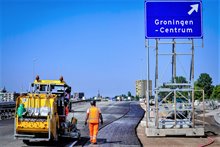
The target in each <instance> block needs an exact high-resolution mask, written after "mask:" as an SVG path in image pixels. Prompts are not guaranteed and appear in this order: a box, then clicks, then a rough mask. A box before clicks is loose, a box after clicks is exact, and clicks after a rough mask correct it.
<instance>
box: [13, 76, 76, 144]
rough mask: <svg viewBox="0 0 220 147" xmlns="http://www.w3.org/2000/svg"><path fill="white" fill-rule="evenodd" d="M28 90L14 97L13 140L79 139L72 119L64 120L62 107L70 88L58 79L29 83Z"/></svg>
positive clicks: (64, 112) (63, 108)
mask: <svg viewBox="0 0 220 147" xmlns="http://www.w3.org/2000/svg"><path fill="white" fill-rule="evenodd" d="M31 87H32V92H31V93H28V94H25V95H21V96H19V97H18V98H17V100H16V115H15V123H14V127H15V134H14V136H15V139H22V140H23V142H24V143H26V144H29V143H30V141H51V140H58V138H59V137H70V138H79V137H80V132H79V130H78V129H77V128H76V122H77V119H76V118H72V119H71V121H69V120H67V119H66V118H67V115H66V107H67V105H68V100H69V98H70V93H71V87H69V86H68V85H67V84H66V83H65V82H64V80H63V78H62V77H61V78H60V80H40V79H39V77H37V78H36V80H35V81H34V82H33V83H32V85H31Z"/></svg>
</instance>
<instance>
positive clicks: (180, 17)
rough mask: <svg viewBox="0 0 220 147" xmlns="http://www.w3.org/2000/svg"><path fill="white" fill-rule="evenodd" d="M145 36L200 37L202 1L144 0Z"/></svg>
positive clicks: (150, 37)
mask: <svg viewBox="0 0 220 147" xmlns="http://www.w3.org/2000/svg"><path fill="white" fill-rule="evenodd" d="M145 25H146V26H145V28H146V29H145V38H146V39H155V38H202V37H203V32H202V2H201V0H194V1H182V0H180V1H152V0H147V1H145Z"/></svg>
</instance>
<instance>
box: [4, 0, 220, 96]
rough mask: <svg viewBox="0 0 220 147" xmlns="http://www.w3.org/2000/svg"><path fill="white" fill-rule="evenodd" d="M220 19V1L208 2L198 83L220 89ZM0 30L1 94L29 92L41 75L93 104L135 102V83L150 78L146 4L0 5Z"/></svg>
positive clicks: (64, 1) (115, 0) (129, 0)
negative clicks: (105, 99)
mask: <svg viewBox="0 0 220 147" xmlns="http://www.w3.org/2000/svg"><path fill="white" fill-rule="evenodd" d="M219 14H220V9H219V1H218V0H203V20H204V21H203V30H204V45H205V47H204V48H196V52H195V79H197V78H198V76H199V74H200V73H203V72H206V73H209V74H210V76H211V77H212V78H213V84H219V83H220V72H219V67H220V64H219V63H220V59H219V57H220V52H219V46H220V44H219V39H220V36H219V34H220V30H219V25H220V24H219ZM0 25H1V26H0V33H1V34H0V87H3V86H5V87H6V88H7V89H8V90H10V91H17V92H20V91H24V90H26V89H28V87H29V84H30V83H31V82H32V81H33V76H34V77H35V75H37V74H38V75H40V78H41V79H58V78H59V77H60V76H61V75H62V76H64V79H65V81H66V82H68V83H69V85H71V86H72V89H73V92H81V91H83V92H85V94H86V96H88V97H89V96H94V95H97V92H98V90H100V92H101V94H102V95H104V96H114V95H119V94H124V93H125V94H127V92H128V91H131V92H132V94H135V80H137V79H142V78H146V49H145V46H144V1H143V0H55V1H52V0H32V1H28V0H0ZM196 43H198V44H201V41H196ZM151 53H152V54H153V50H152V51H151ZM151 59H152V60H153V61H154V57H153V55H152V58H151ZM168 63H169V62H168ZM185 64H186V65H187V62H183V63H182V65H183V66H186V65H185ZM162 67H163V66H162ZM151 68H152V69H151V71H153V69H154V67H153V64H152V66H151ZM161 70H162V71H163V69H162V68H161ZM178 74H179V75H184V74H182V73H181V72H180V73H178ZM151 78H153V73H152V74H151ZM167 79H168V78H167Z"/></svg>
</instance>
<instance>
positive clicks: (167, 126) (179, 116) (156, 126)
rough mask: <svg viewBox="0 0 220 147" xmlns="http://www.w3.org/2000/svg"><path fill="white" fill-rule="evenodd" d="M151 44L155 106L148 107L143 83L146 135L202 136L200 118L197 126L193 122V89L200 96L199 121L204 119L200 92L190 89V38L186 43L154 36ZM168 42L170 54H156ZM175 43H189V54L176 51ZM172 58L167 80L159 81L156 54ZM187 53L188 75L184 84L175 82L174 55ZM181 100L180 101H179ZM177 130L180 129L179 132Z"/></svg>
mask: <svg viewBox="0 0 220 147" xmlns="http://www.w3.org/2000/svg"><path fill="white" fill-rule="evenodd" d="M155 41H156V46H155V59H156V61H155V62H156V65H155V89H154V94H155V97H154V102H155V105H154V106H151V107H150V104H149V102H150V96H149V92H150V90H149V85H148V82H147V91H146V95H147V99H146V118H147V119H146V135H147V136H166V135H171V134H172V135H180V134H181V135H184V134H185V135H186V136H202V135H204V121H203V124H202V125H200V126H196V125H195V107H194V95H195V92H201V93H202V96H203V120H204V91H203V90H195V89H194V49H195V45H194V40H193V39H188V40H187V41H186V42H180V41H179V40H178V41H176V40H175V39H172V41H167V42H163V41H160V40H159V39H156V40H155ZM149 42H150V40H145V47H146V48H147V57H148V60H147V81H149V79H150V67H149V66H150V55H149V53H150V52H149V50H150V48H152V47H151V46H150V45H149ZM163 44H170V45H172V52H171V53H159V45H163ZM177 44H182V45H191V52H190V53H179V52H177V47H176V45H177ZM202 47H203V39H202ZM160 55H163V56H171V57H172V77H171V79H172V80H171V83H163V85H160V84H159V69H158V65H159V62H158V60H159V56H160ZM180 55H181V56H190V57H191V63H190V74H189V75H190V77H189V81H188V83H177V81H176V77H177V75H176V73H177V72H176V71H177V68H176V67H177V62H176V61H177V56H180ZM179 100H181V101H179ZM180 130H181V131H180Z"/></svg>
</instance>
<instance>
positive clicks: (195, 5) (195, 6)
mask: <svg viewBox="0 0 220 147" xmlns="http://www.w3.org/2000/svg"><path fill="white" fill-rule="evenodd" d="M190 6H191V7H192V9H191V10H190V11H189V12H188V14H189V15H191V14H192V13H193V12H194V11H196V12H198V8H199V4H194V5H190Z"/></svg>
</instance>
